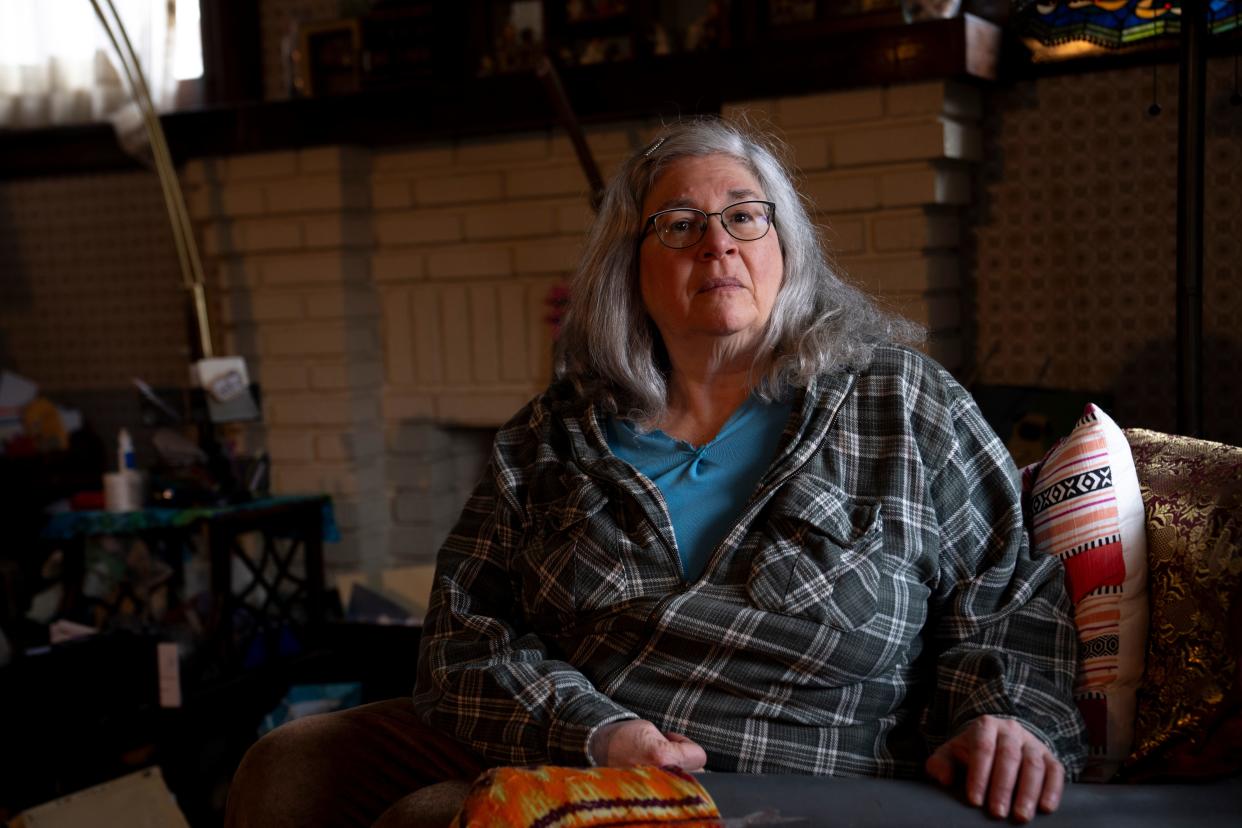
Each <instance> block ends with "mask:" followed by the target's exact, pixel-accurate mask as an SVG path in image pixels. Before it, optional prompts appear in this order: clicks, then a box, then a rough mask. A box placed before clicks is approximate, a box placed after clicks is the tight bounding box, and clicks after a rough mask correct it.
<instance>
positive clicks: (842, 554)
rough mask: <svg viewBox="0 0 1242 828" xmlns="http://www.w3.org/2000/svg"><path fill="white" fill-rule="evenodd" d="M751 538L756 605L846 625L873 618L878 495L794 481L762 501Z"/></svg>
mask: <svg viewBox="0 0 1242 828" xmlns="http://www.w3.org/2000/svg"><path fill="white" fill-rule="evenodd" d="M758 544H759V546H758V548H757V549H756V550H755V553H754V554H753V556H752V558H751V564H750V571H749V575H748V577H747V582H746V592H747V595H748V596H749V598H750V600H751V602H752V603H754V605H755V606H757V607H759V608H760V609H765V610H769V611H771V612H778V613H781V614H784V615H791V616H795V617H798V618H804V619H807V620H809V621H815V622H817V623H820V624H827V625H829V626H831V627H834V628H836V629H840V630H847V631H850V630H856V629H858V628H860V627H862V626H864V625H866V624H867V623H868V622H869V621H870V620H871V619H872V618H873V617H874V616H875V614H876V611H877V609H878V607H879V605H880V597H881V596H880V591H881V588H882V584H881V571H880V566H881V558H882V555H883V547H884V535H883V531H882V528H881V520H880V504H879V501H876V500H869V499H860V498H851V497H850V496H848V495H846V494H845V493H844V492H842V491H840V490H839V489H838V488H836V487H835V486H832V485H830V484H828V483H826V482H824V481H818V480H816V479H815V478H798V479H795V480H794V481H791V482H790V483H789V484H787V485H786V487H785V488H784V489H782V491H781V492H780V493H778V495H777V496H776V497H775V498H773V502H772V503H771V504H769V507H768V520H767V522H766V524H765V527H764V530H763V531H762V532H761V533H760V536H759V538H758Z"/></svg>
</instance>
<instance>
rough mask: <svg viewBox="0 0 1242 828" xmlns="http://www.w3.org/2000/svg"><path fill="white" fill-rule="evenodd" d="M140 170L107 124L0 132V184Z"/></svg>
mask: <svg viewBox="0 0 1242 828" xmlns="http://www.w3.org/2000/svg"><path fill="white" fill-rule="evenodd" d="M140 169H142V165H141V164H139V163H138V161H136V160H135V159H134V158H132V157H130V156H129V155H127V154H126V153H125V151H124V150H123V149H121V147H120V145H119V144H117V141H116V133H115V132H114V131H113V129H112V125H111V124H77V125H74V126H63V127H53V128H49V129H0V180H2V179H6V178H37V177H43V176H52V175H82V174H85V173H97V172H113V171H126V172H133V171H135V170H140Z"/></svg>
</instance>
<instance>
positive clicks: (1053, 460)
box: [1023, 405, 1147, 781]
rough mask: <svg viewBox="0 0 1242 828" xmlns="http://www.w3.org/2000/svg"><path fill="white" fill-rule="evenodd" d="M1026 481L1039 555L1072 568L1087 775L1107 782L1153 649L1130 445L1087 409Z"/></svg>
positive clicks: (1128, 737) (1126, 738)
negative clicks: (1149, 638)
mask: <svg viewBox="0 0 1242 828" xmlns="http://www.w3.org/2000/svg"><path fill="white" fill-rule="evenodd" d="M1023 478H1024V479H1023V483H1024V488H1025V489H1027V491H1028V494H1029V497H1030V513H1031V538H1032V544H1033V546H1034V549H1035V551H1036V553H1041V554H1046V555H1056V556H1057V558H1059V559H1060V560H1061V562H1062V563H1064V564H1065V576H1066V587H1067V588H1068V590H1069V594H1070V599H1071V600H1072V601H1073V603H1074V623H1075V625H1076V626H1077V627H1078V646H1079V652H1078V680H1077V683H1076V686H1075V688H1074V696H1075V700H1076V701H1077V703H1078V709H1079V710H1080V711H1081V712H1082V715H1083V719H1084V720H1085V721H1086V724H1087V739H1088V742H1089V747H1090V756H1089V758H1088V762H1087V768H1086V770H1085V771H1084V772H1083V778H1084V779H1087V780H1092V781H1105V780H1107V779H1110V778H1112V776H1113V775H1115V774H1116V772H1117V770H1118V768H1119V767H1120V766H1121V762H1122V761H1123V760H1124V759H1125V758H1126V756H1128V755H1129V753H1130V746H1131V744H1132V742H1133V740H1134V713H1135V693H1136V692H1137V690H1138V684H1139V680H1140V679H1141V678H1142V676H1143V659H1144V653H1145V648H1146V644H1147V535H1146V527H1145V522H1144V517H1143V497H1142V495H1141V494H1140V492H1139V484H1138V476H1137V474H1136V473H1135V470H1134V460H1133V458H1132V457H1131V455H1130V445H1129V443H1127V442H1126V438H1125V435H1123V434H1122V433H1121V429H1120V428H1118V427H1117V424H1116V423H1114V422H1113V421H1112V420H1111V419H1110V418H1109V416H1108V415H1107V414H1105V413H1104V411H1103V410H1101V409H1100V408H1098V407H1097V406H1095V405H1088V406H1087V407H1086V409H1085V410H1084V411H1083V415H1082V418H1081V419H1080V420H1079V421H1078V423H1077V424H1076V425H1075V426H1074V430H1073V431H1072V432H1071V433H1070V435H1069V436H1068V437H1066V438H1065V439H1064V440H1062V441H1061V442H1059V443H1058V444H1057V445H1055V446H1053V448H1052V450H1051V451H1049V452H1048V454H1047V455H1046V456H1045V457H1044V459H1043V460H1042V461H1041V462H1039V463H1037V464H1034V465H1032V466H1028V467H1027V468H1026V469H1025V470H1024V472H1023Z"/></svg>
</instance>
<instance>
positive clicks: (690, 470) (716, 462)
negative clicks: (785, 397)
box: [605, 397, 793, 581]
mask: <svg viewBox="0 0 1242 828" xmlns="http://www.w3.org/2000/svg"><path fill="white" fill-rule="evenodd" d="M792 408H793V403H792V402H775V403H765V402H763V401H762V400H760V399H759V398H757V397H750V398H749V399H747V400H746V402H744V403H742V405H741V407H739V408H738V410H737V411H735V412H733V416H732V417H730V418H729V420H728V422H726V423H725V424H724V426H723V427H721V429H720V433H719V434H717V435H716V437H715V439H713V440H712V441H711V442H709V443H705V444H703V445H701V446H698V447H697V448H696V447H695V446H692V445H690V444H689V443H687V442H686V441H685V440H678V439H675V438H673V437H670V436H669V435H667V434H665V433H664V432H663V431H649V432H647V433H646V434H642V433H640V432H639V431H638V429H637V428H636V427H635V426H634V424H633V423H631V422H630V421H628V420H622V419H618V418H616V417H609V418H608V421H607V422H606V423H605V435H606V437H607V439H608V447H609V448H610V449H612V452H613V454H615V455H617V456H618V457H620V458H621V459H622V460H624V461H626V462H627V463H629V464H630V465H631V466H633V467H634V468H636V469H638V470H639V471H640V472H642V473H643V474H644V475H645V476H646V477H647V478H648V479H650V480H651V482H653V483H655V484H656V487H657V488H659V490H660V493H661V494H662V495H664V501H665V503H667V504H668V512H669V518H670V519H671V520H672V523H673V535H674V537H675V539H676V541H677V553H678V554H679V555H680V556H681V566H682V572H683V573H684V574H685V578H686V580H687V581H695V580H698V578H699V576H700V575H702V574H703V570H704V569H706V568H707V563H708V560H709V559H710V558H711V554H712V550H714V549H715V548H716V545H717V544H718V543H720V541H721V540H722V539H723V538H724V536H725V534H726V533H727V532H728V531H729V529H730V528H732V526H733V523H734V521H735V520H736V519H737V516H738V514H739V512H741V510H742V508H743V507H744V506H745V505H746V502H747V501H748V500H750V496H751V495H752V494H753V493H754V491H755V486H756V485H757V484H758V483H759V478H760V477H762V476H763V473H764V471H766V470H767V468H768V466H770V465H771V464H772V460H773V458H774V457H776V449H777V447H778V446H779V444H780V441H781V433H782V432H783V431H784V430H785V423H786V421H787V420H788V419H789V413H790V411H791V410H792Z"/></svg>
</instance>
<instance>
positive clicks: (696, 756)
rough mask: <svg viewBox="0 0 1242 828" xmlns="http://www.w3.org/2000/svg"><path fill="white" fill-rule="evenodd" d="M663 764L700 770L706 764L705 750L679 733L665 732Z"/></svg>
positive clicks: (689, 769)
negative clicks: (665, 742) (665, 741)
mask: <svg viewBox="0 0 1242 828" xmlns="http://www.w3.org/2000/svg"><path fill="white" fill-rule="evenodd" d="M665 739H667V744H666V746H665V748H664V751H663V752H664V758H665V760H666V761H662V762H661V763H660V764H663V765H676V766H677V767H679V768H681V769H682V770H687V771H696V770H702V769H703V768H704V767H705V766H706V765H707V751H705V750H703V748H701V747H699V746H698V745H697V744H695V743H694V742H693V741H691V740H690V739H688V738H686V737H685V736H682V735H681V734H680V733H669V734H666V736H665Z"/></svg>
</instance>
